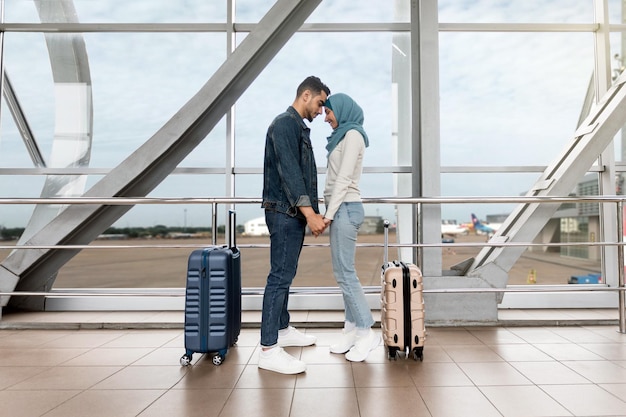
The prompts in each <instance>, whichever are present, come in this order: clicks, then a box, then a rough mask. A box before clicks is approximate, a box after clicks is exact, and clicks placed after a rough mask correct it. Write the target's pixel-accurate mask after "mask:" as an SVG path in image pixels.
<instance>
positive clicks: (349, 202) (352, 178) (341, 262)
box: [324, 93, 380, 362]
mask: <svg viewBox="0 0 626 417" xmlns="http://www.w3.org/2000/svg"><path fill="white" fill-rule="evenodd" d="M325 112H326V118H325V119H324V121H325V122H327V123H328V124H330V126H331V127H332V128H333V132H332V134H331V135H330V136H329V137H328V145H326V149H327V150H328V155H327V157H328V164H327V166H328V170H327V173H326V186H325V189H324V201H325V204H326V213H325V214H324V220H325V222H326V223H327V224H330V251H331V257H332V262H333V273H334V275H335V279H336V280H337V284H339V287H340V288H341V292H342V294H343V301H344V306H345V325H344V329H343V332H342V334H341V338H340V339H339V340H338V341H337V343H335V344H333V345H331V346H330V351H331V352H332V353H345V354H346V359H348V360H349V361H354V362H361V361H364V360H365V359H366V358H367V356H368V355H369V353H370V351H372V350H373V349H375V348H376V347H377V346H378V345H379V344H380V336H379V334H378V333H376V332H374V331H373V330H372V328H371V327H372V325H373V324H374V318H373V317H372V312H371V311H370V309H369V306H368V305H367V301H366V299H365V293H364V291H363V287H362V286H361V282H360V281H359V278H358V277H357V274H356V270H355V267H354V256H355V252H356V238H357V232H358V230H359V227H360V226H361V224H362V223H363V218H364V211H363V203H362V202H361V192H360V191H359V180H360V179H361V171H362V167H363V155H364V153H365V148H366V147H367V146H368V145H369V142H368V138H367V134H366V133H365V130H364V129H363V110H362V109H361V107H359V105H358V104H357V103H356V102H355V101H354V100H353V99H352V98H350V97H349V96H348V95H346V94H342V93H339V94H333V95H331V96H330V97H329V98H328V99H327V100H326V104H325ZM346 352H347V353H346Z"/></svg>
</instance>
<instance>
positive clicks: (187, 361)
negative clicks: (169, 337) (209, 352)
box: [180, 354, 191, 366]
mask: <svg viewBox="0 0 626 417" xmlns="http://www.w3.org/2000/svg"><path fill="white" fill-rule="evenodd" d="M190 363H191V355H188V354H184V355H183V356H181V357H180V365H181V366H189V364H190Z"/></svg>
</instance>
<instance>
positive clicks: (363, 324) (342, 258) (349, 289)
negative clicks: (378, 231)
mask: <svg viewBox="0 0 626 417" xmlns="http://www.w3.org/2000/svg"><path fill="white" fill-rule="evenodd" d="M364 217H365V214H364V211H363V203H361V202H344V203H341V206H339V210H337V213H335V217H334V219H333V221H332V223H331V224H330V253H331V258H332V262H333V273H334V275H335V280H336V281H337V284H338V285H339V288H341V292H342V294H343V303H344V306H345V309H346V321H349V322H351V323H355V324H356V327H358V328H369V327H371V326H372V325H373V324H374V318H373V317H372V312H371V311H370V308H369V306H368V304H367V300H366V299H365V292H364V291H363V287H362V286H361V282H360V281H359V278H358V277H357V274H356V269H355V266H354V257H355V254H356V238H357V233H358V231H359V228H360V227H361V224H362V223H363V219H364Z"/></svg>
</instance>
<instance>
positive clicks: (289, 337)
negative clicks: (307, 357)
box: [278, 326, 317, 347]
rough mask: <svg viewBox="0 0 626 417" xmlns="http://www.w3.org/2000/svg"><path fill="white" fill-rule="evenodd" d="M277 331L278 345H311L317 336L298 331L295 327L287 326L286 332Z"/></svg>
mask: <svg viewBox="0 0 626 417" xmlns="http://www.w3.org/2000/svg"><path fill="white" fill-rule="evenodd" d="M281 333H282V332H279V333H278V346H282V347H286V346H311V345H314V344H315V342H317V337H315V336H311V335H310V334H304V333H302V332H299V331H298V330H297V329H296V328H295V327H292V326H289V327H287V334H285V335H281Z"/></svg>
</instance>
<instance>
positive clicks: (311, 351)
mask: <svg viewBox="0 0 626 417" xmlns="http://www.w3.org/2000/svg"><path fill="white" fill-rule="evenodd" d="M583 313H584V312H578V313H572V312H566V313H562V314H570V315H571V316H572V317H573V318H574V319H581V318H584V316H585V315H584V314H583ZM587 313H588V315H589V314H591V315H593V316H595V317H596V318H597V319H602V318H606V317H603V314H607V313H603V312H602V311H587ZM113 314H114V313H88V314H86V313H28V314H25V315H17V316H14V315H8V316H5V317H3V320H2V324H4V325H5V329H4V330H0V410H2V411H1V413H0V414H2V415H6V416H15V417H17V416H28V417H31V416H63V417H71V416H80V417H83V416H107V417H123V416H142V417H145V416H168V417H172V416H184V417H191V416H220V417H226V416H236V417H244V416H250V417H263V416H268V417H283V416H284V417H287V416H291V417H304V416H315V417H319V416H324V417H334V416H337V417H353V416H354V417H356V416H361V417H370V416H371V417H381V416H403V417H410V416H432V417H453V416H463V417H470V416H480V417H489V416H506V417H509V416H523V417H531V416H626V335H625V334H621V333H619V332H618V327H617V326H616V325H597V324H582V325H575V326H559V327H557V326H552V325H544V326H537V325H535V326H519V324H520V323H517V325H515V326H508V327H507V326H499V327H468V328H464V327H453V328H452V327H449V328H441V327H440V328H429V329H428V338H427V340H426V347H425V350H424V361H423V362H418V361H414V360H412V359H409V360H405V359H404V358H400V359H398V360H397V361H389V360H388V359H387V356H386V353H385V351H384V349H383V347H382V346H380V347H379V348H378V349H377V350H376V351H374V352H373V353H372V354H371V355H370V357H369V358H368V360H367V361H366V362H363V363H350V362H347V361H345V359H344V358H343V355H333V354H330V353H329V351H328V346H329V345H330V343H331V341H332V340H333V338H334V337H335V336H337V335H338V333H339V331H340V330H339V329H338V328H332V327H329V328H310V327H307V326H306V323H305V322H303V324H302V329H304V330H305V331H306V332H309V333H313V334H315V335H316V336H317V337H318V343H317V346H314V347H306V348H288V350H289V351H290V352H291V353H292V354H294V355H296V356H299V357H301V358H302V359H303V360H304V361H306V362H307V363H308V369H307V372H306V373H305V374H302V375H297V376H286V375H279V374H275V373H272V372H267V371H263V370H259V369H258V368H257V366H256V363H257V357H258V341H259V331H258V329H257V328H244V329H243V330H242V333H241V335H240V338H239V342H238V344H237V346H236V347H234V348H232V349H231V350H230V351H229V353H228V355H227V357H226V360H225V361H224V363H223V364H222V365H221V366H214V365H213V364H212V363H211V360H210V358H209V357H208V355H199V354H196V355H194V357H193V361H192V366H189V367H181V366H180V365H179V359H180V357H181V355H182V354H183V353H184V340H183V333H182V329H181V328H180V326H177V325H176V324H177V320H176V319H175V317H180V313H173V314H172V315H171V318H172V319H171V324H172V326H171V327H172V328H163V327H168V326H167V325H164V323H165V324H167V323H168V319H167V318H168V317H170V316H169V315H168V313H151V314H150V313H132V314H129V313H123V312H117V313H115V316H113ZM175 314H178V316H176V315H175ZM304 314H306V313H304ZM524 314H527V313H520V314H519V317H522V316H523V315H524ZM528 314H531V315H533V314H532V313H528ZM154 315H158V316H159V317H160V318H161V321H160V322H159V321H158V320H157V319H156V317H154ZM555 315H558V314H556V313H555ZM105 316H106V317H105ZM508 316H509V319H511V320H512V319H513V318H514V317H513V316H514V313H509V314H508ZM608 316H610V317H611V318H614V317H615V315H614V312H609V313H608ZM112 317H115V318H116V319H119V320H122V319H124V318H125V319H126V320H127V323H137V322H143V323H148V324H149V323H161V324H160V325H157V327H161V328H150V327H152V326H150V325H148V326H143V327H142V326H125V325H120V326H119V327H120V328H119V329H115V328H114V327H115V326H114V324H113V323H112V321H111V320H110V319H111V318H112ZM105 318H106V320H105ZM533 319H534V320H538V319H539V317H537V316H535V317H533ZM317 320H319V317H318V318H317ZM105 321H106V322H108V323H109V325H108V326H104V327H108V328H104V329H95V328H93V329H92V328H89V326H85V325H84V324H85V323H104V322H105ZM79 322H80V323H82V324H83V325H82V326H81V325H78V326H76V327H77V328H76V329H74V328H72V323H79ZM20 323H22V324H29V325H28V326H26V325H25V326H23V328H20V326H19V324H20ZM7 324H14V326H6V325H7ZM36 324H37V325H36ZM7 327H8V328H7ZM37 327H40V329H38V328H37ZM78 327H83V328H82V329H78ZM129 327H134V328H129Z"/></svg>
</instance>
